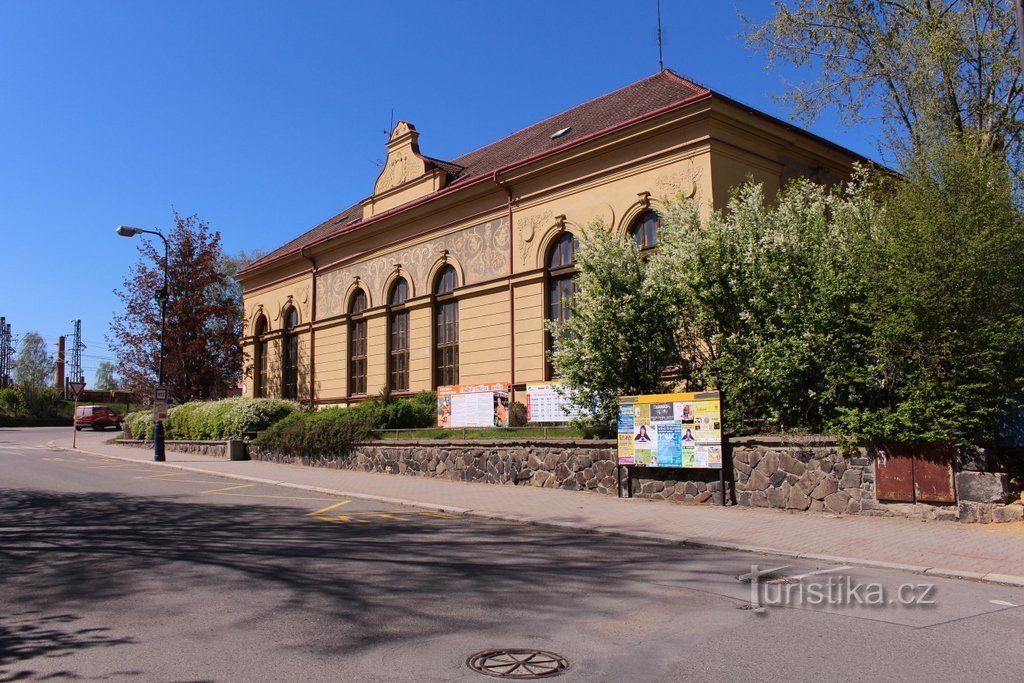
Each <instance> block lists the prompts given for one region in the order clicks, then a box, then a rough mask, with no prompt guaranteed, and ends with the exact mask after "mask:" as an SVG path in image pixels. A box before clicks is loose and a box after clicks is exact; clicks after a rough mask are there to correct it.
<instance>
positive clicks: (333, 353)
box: [239, 70, 863, 405]
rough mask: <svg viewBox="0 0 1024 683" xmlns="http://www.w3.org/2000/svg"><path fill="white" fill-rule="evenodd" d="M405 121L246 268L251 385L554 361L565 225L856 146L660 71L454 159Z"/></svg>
mask: <svg viewBox="0 0 1024 683" xmlns="http://www.w3.org/2000/svg"><path fill="white" fill-rule="evenodd" d="M418 138H419V133H418V132H417V131H416V129H415V127H413V126H412V125H411V124H409V123H405V122H400V123H399V124H398V125H397V126H396V127H395V129H394V131H392V133H391V138H390V140H389V141H388V143H387V148H388V156H387V161H386V163H385V166H384V170H383V171H382V172H381V174H380V176H379V177H378V178H377V181H376V184H375V185H374V187H373V192H372V194H371V195H370V196H369V197H367V198H366V199H364V200H363V201H361V202H359V203H358V204H356V205H355V206H352V207H350V208H348V209H346V210H345V211H343V212H341V213H339V214H338V215H336V216H334V217H333V218H330V219H328V220H327V221H325V222H323V223H321V224H320V225H318V226H316V227H314V228H313V229H312V230H309V231H308V232H306V233H305V234H303V235H301V236H299V237H298V238H296V239H294V240H292V241H291V242H289V243H287V244H285V245H284V246H282V247H280V248H279V249H277V250H275V251H273V252H271V253H270V254H268V255H267V256H266V257H264V258H262V259H260V260H259V261H257V262H255V263H253V264H252V265H250V266H248V267H247V268H245V269H244V270H243V271H242V272H241V273H240V274H239V280H240V281H241V283H242V285H243V287H244V290H245V337H244V339H243V342H244V345H245V350H246V359H247V360H246V364H247V366H246V374H245V376H246V394H247V395H249V396H283V397H287V398H296V399H298V400H301V401H306V402H312V403H315V404H319V405H333V404H346V403H349V402H352V401H357V400H359V399H360V398H362V397H365V396H368V395H369V396H372V395H374V394H376V393H378V392H379V391H380V390H381V389H382V388H384V387H385V386H387V387H389V388H390V389H391V391H392V392H393V393H396V394H401V393H405V392H410V393H411V392H416V391H420V390H424V389H434V388H436V387H438V386H443V385H453V384H463V385H464V384H478V383H479V384H485V383H487V384H490V383H495V382H508V383H509V384H510V385H512V387H513V390H514V391H522V389H523V387H524V385H525V384H526V383H527V382H536V381H543V380H546V379H550V376H551V371H550V368H549V367H548V364H547V362H546V352H547V348H548V345H549V344H550V340H549V339H548V335H547V334H546V333H545V329H544V321H545V319H551V318H558V317H560V316H562V315H564V314H565V310H566V309H565V306H564V303H565V298H566V297H568V296H571V293H572V288H571V277H572V273H573V242H574V237H575V236H578V235H579V234H580V231H581V229H582V228H583V227H584V226H586V225H588V224H590V223H591V222H592V221H594V220H595V219H599V220H601V221H602V222H603V223H604V224H605V225H606V226H608V227H609V228H610V229H612V230H616V231H619V232H621V233H623V234H631V235H633V237H634V239H636V240H637V241H638V242H639V243H640V244H641V246H642V247H645V248H646V247H653V246H655V245H656V243H657V233H658V215H657V211H658V206H659V200H660V199H661V198H663V197H668V196H674V195H678V194H679V193H682V194H683V195H686V196H689V197H692V198H694V199H696V200H697V201H698V202H699V204H700V205H701V206H702V207H703V210H704V211H705V212H707V211H710V210H711V208H712V207H714V208H719V207H722V206H724V204H725V203H726V201H727V200H728V197H729V191H730V189H731V188H732V187H734V186H736V185H738V184H739V183H741V182H743V181H744V180H745V179H746V178H747V177H748V176H751V177H753V178H754V179H755V180H757V181H758V182H762V183H764V185H765V190H766V193H769V194H774V192H775V190H777V189H778V188H779V187H780V186H781V185H782V184H783V183H784V182H785V181H786V180H787V179H789V178H791V177H794V176H797V175H804V176H809V177H811V178H813V179H816V180H819V181H822V182H834V181H836V180H839V179H842V178H845V177H847V176H848V175H849V172H850V168H851V166H852V164H853V163H854V162H856V161H863V159H862V158H861V157H859V156H857V155H855V154H854V153H852V152H850V151H849V150H846V149H843V148H841V147H838V146H836V145H834V144H832V143H830V142H828V141H826V140H824V139H822V138H820V137H817V136H814V135H812V134H810V133H808V132H806V131H803V130H800V129H798V128H796V127H794V126H792V125H789V124H787V123H785V122H783V121H780V120H778V119H775V118H773V117H771V116H768V115H766V114H763V113H761V112H758V111H756V110H754V109H752V108H750V107H747V106H744V105H742V104H740V103H738V102H736V101H734V100H732V99H730V98H728V97H725V96H723V95H720V94H718V93H716V92H714V91H712V90H709V89H707V88H704V87H702V86H700V85H697V84H695V83H692V82H690V81H688V80H686V79H684V78H681V77H680V76H678V75H676V74H675V73H673V72H671V71H667V70H666V71H662V72H661V73H658V74H655V75H654V76H651V77H650V78H647V79H644V80H642V81H639V82H637V83H634V84H632V85H630V86H627V87H625V88H623V89H621V90H618V91H615V92H613V93H610V94H608V95H605V96H603V97H599V98H597V99H595V100H592V101H590V102H587V103H585V104H582V105H580V106H578V107H575V108H573V109H570V110H569V111H567V112H564V113H562V114H558V115H557V116H553V117H551V118H549V119H547V120H545V121H542V122H541V123H538V124H536V125H533V126H530V127H529V128H526V129H524V130H522V131H520V132H518V133H514V134H512V135H510V136H508V137H506V138H504V139H502V140H499V141H497V142H495V143H493V144H490V145H487V146H486V147H483V148H481V149H478V150H476V151H474V152H471V153H469V154H466V155H464V156H462V157H459V158H457V159H454V160H452V161H441V160H439V159H436V158H432V157H429V156H426V155H425V154H423V153H421V152H420V148H419V143H418Z"/></svg>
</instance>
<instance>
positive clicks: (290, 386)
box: [281, 307, 299, 401]
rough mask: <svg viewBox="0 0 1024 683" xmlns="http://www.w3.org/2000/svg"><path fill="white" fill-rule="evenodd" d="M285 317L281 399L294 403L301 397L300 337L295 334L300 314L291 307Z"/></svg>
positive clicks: (282, 346)
mask: <svg viewBox="0 0 1024 683" xmlns="http://www.w3.org/2000/svg"><path fill="white" fill-rule="evenodd" d="M283 317H284V339H283V340H282V344H281V350H282V356H283V357H282V359H281V398H287V399H291V400H293V401H294V400H295V399H297V398H298V397H299V335H297V334H296V333H295V326H296V325H298V324H299V312H298V311H296V310H295V308H294V307H289V308H288V310H286V311H285V312H284V316H283Z"/></svg>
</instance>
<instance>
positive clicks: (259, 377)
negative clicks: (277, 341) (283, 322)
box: [252, 315, 267, 398]
mask: <svg viewBox="0 0 1024 683" xmlns="http://www.w3.org/2000/svg"><path fill="white" fill-rule="evenodd" d="M266 333H267V319H266V317H264V316H262V315H261V316H260V317H258V318H256V324H255V325H254V326H253V333H252V337H253V339H252V356H253V357H252V367H253V373H252V395H253V396H255V397H256V398H266V396H267V345H266V342H264V341H263V338H262V337H263V335H265V334H266Z"/></svg>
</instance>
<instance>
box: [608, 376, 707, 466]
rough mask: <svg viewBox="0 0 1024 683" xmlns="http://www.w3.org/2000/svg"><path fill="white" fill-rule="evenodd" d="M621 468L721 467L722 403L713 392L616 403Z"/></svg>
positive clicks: (657, 395)
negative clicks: (625, 466) (617, 407)
mask: <svg viewBox="0 0 1024 683" xmlns="http://www.w3.org/2000/svg"><path fill="white" fill-rule="evenodd" d="M618 440H619V464H620V465H635V466H637V467H704V468H713V469H720V468H721V467H722V401H721V395H720V394H719V392H717V391H704V392H697V393H688V394H653V395H650V396H624V397H622V398H620V399H619V420H618Z"/></svg>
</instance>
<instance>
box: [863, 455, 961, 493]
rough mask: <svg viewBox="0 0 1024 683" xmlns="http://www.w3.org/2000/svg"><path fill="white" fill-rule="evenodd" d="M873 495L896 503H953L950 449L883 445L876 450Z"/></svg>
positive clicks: (952, 461) (954, 490) (954, 491)
mask: <svg viewBox="0 0 1024 683" xmlns="http://www.w3.org/2000/svg"><path fill="white" fill-rule="evenodd" d="M877 454H878V458H877V460H876V466H875V495H876V496H877V497H878V499H879V500H886V501H891V502H896V503H955V502H956V488H955V486H954V483H953V463H954V462H955V460H956V451H955V449H953V448H952V447H951V446H943V445H934V444H883V445H880V446H879V447H878V449H877Z"/></svg>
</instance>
